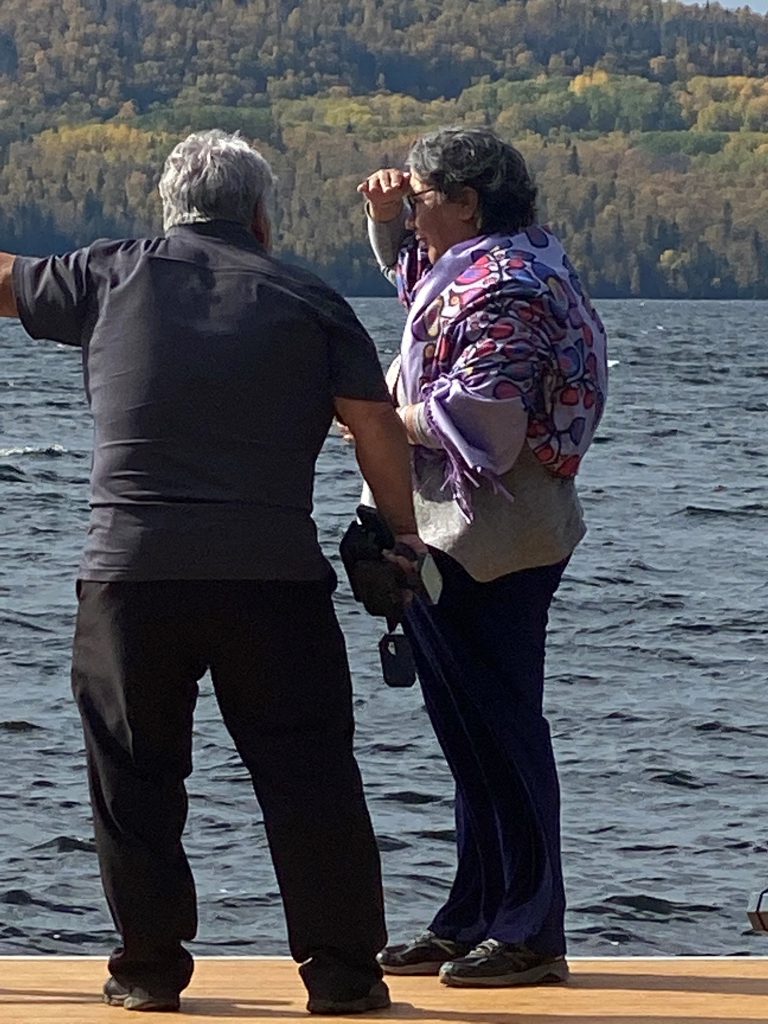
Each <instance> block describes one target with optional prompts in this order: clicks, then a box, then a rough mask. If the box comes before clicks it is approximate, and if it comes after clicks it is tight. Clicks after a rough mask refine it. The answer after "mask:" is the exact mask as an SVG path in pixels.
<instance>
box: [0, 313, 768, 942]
mask: <svg viewBox="0 0 768 1024" xmlns="http://www.w3.org/2000/svg"><path fill="white" fill-rule="evenodd" d="M355 306H356V308H357V310H358V312H359V314H360V316H361V317H362V319H363V320H364V322H365V323H366V325H367V326H368V328H369V329H370V330H371V332H372V333H373V335H374V337H375V338H376V339H377V342H378V343H379V344H380V348H381V353H382V359H383V360H387V359H388V358H389V356H391V354H392V353H393V352H394V350H395V348H396V345H397V340H398V336H399V331H400V326H401V314H400V310H399V307H398V306H397V304H396V302H395V301H394V300H387V299H370V300H356V302H355ZM599 307H600V310H601V313H602V314H603V315H604V319H605V321H606V324H607V327H608V329H609V334H610V339H611V357H612V358H613V359H616V360H618V365H616V366H615V367H614V369H613V370H612V380H611V395H610V401H609V406H608V412H607V414H606V417H605V420H604V422H603V425H602V427H601V430H600V435H599V437H598V439H597V443H596V444H595V445H594V447H593V449H592V451H591V453H590V455H589V456H588V458H587V461H586V464H585V467H584V469H583V471H582V474H581V475H580V477H579V479H580V481H581V494H582V499H583V503H584V505H585V510H586V514H587V517H588V522H589V527H590V531H589V534H588V535H587V538H586V539H585V541H584V542H583V544H582V545H581V546H580V547H579V549H578V551H577V553H576V555H575V556H574V558H573V560H572V562H571V564H570V566H569V570H568V573H567V575H566V578H565V581H564V583H563V585H562V587H561V590H560V592H559V594H558V596H557V598H556V601H555V605H554V607H553V612H552V616H551V632H550V655H549V663H548V668H549V681H548V686H547V707H548V712H549V716H550V720H551V723H552V728H553V733H554V738H555V745H556V750H557V755H558V761H559V766H560V772H561V779H562V788H563V830H564V848H565V870H566V882H567V888H568V897H569V908H570V909H569V913H568V919H567V924H568V933H569V941H570V949H571V952H572V953H574V954H582V955H587V954H589V955H606V954H608V955H610V954H623V955H650V954H665V953H666V954H677V953H686V954H694V953H712V954H733V953H751V954H755V955H757V954H766V953H768V937H760V936H756V935H753V934H751V933H750V932H749V928H748V924H747V920H746V916H745V910H744V908H745V904H746V900H747V897H748V895H749V893H750V892H751V891H752V890H754V889H756V888H762V887H763V886H765V885H768V835H767V834H766V811H765V805H766V794H767V793H768V788H763V787H765V786H766V783H767V782H768V706H766V696H765V684H766V660H768V558H767V557H766V554H767V549H768V446H767V445H766V427H767V426H768V343H766V337H765V322H766V307H765V305H761V304H760V303H749V302H743V303H736V302H726V303H717V302H682V301H680V302H641V301H633V302H619V301H614V302H601V303H599ZM0 352H1V353H2V362H1V364H0V394H1V395H2V406H1V408H0V417H1V418H0V652H1V653H2V659H1V660H0V739H1V740H2V755H1V759H0V904H2V912H1V913H0V954H25V953H37V952H40V953H62V954H86V953H93V954H97V953H102V952H104V951H105V950H106V949H107V948H108V947H109V946H110V944H111V943H112V941H113V938H114V936H113V932H112V927H111V922H110V920H109V917H108V915H107V912H106V909H105V906H104V903H103V900H102V897H101V890H100V887H99V882H98V872H97V865H96V857H95V854H94V851H93V846H92V840H91V831H90V823H89V809H88V803H87V793H86V779H85V770H84V757H83V750H82V741H81V736H80V727H79V719H78V716H77V713H76V711H75V708H74V706H73V704H72V701H71V698H70V692H69V674H68V672H69V667H68V663H69V651H70V638H71V633H72V628H73V615H74V585H73V578H74V573H75V568H76V565H77V560H78V554H79V548H80V545H81V541H82V538H83V533H84V528H85V524H86V520H87V505H86V502H87V475H88V465H89V441H90V424H89V418H88V413H87V410H86V407H85V404H84V400H83V398H82V394H81V383H80V367H79V355H78V353H77V352H76V351H73V350H67V349H64V348H60V347H57V346H55V345H51V344H44V343H32V342H30V341H28V340H27V339H26V336H25V335H24V333H23V332H22V330H21V329H20V328H19V327H18V326H17V325H16V324H13V323H11V324H9V323H7V322H6V323H5V325H4V326H0ZM358 492H359V481H358V477H357V472H356V468H355V465H354V459H353V455H352V452H351V451H350V450H349V449H348V448H347V447H346V446H345V445H344V444H343V443H342V442H341V441H340V440H339V439H338V438H336V437H331V438H329V440H328V443H327V445H326V448H325V450H324V452H323V455H322V458H321V462H320V465H319V470H318V478H317V487H316V508H317V520H318V523H319V526H320V530H321V535H322V539H323V543H324V546H325V550H326V552H328V553H329V554H330V555H332V556H334V554H335V548H336V544H337V542H338V538H339V536H340V534H341V532H342V531H343V529H344V527H345V526H346V524H347V522H348V521H349V518H350V515H351V513H352V511H353V509H354V506H355V504H356V501H357V496H358ZM338 607H339V612H340V615H341V619H342V625H343V627H344V629H345V632H346V635H347V638H348V645H349V651H350V657H351V662H352V667H353V674H354V679H355V689H356V699H357V718H358V733H357V749H358V753H359V758H360V762H361V766H362V769H363V772H364V775H365V780H366V785H367V791H368V795H369V799H370V807H371V811H372V814H373V818H374V824H375V827H376V831H377V834H378V837H379V842H380V846H381V851H382V858H383V864H384V873H385V884H386V892H387V901H388V912H389V927H390V933H391V935H392V936H393V938H396V937H401V936H405V935H407V934H409V933H412V932H413V931H415V930H418V929H420V928H421V927H422V926H424V925H425V924H426V923H427V922H428V921H429V919H430V918H431V915H432V913H433V912H434V910H435V909H436V908H437V906H438V905H439V902H440V900H441V898H442V897H443V895H444V894H445V892H446V890H447V887H448V885H449V882H450V880H451V876H452V870H453V864H454V852H453V845H452V844H453V831H452V825H453V822H452V785H451V779H450V776H449V774H448V772H447V770H446V768H445V766H444V764H443V761H442V758H441V756H440V753H439V750H438V749H437V746H436V743H435V741H434V739H433V737H432V733H431V729H430V726H429V722H428V720H427V717H426V714H425V712H424V709H423V707H422V703H421V700H420V696H419V692H418V689H417V688H414V689H411V690H404V691H397V690H388V689H387V688H386V687H385V686H384V685H383V683H382V682H381V680H380V678H379V671H378V660H377V654H376V641H377V639H378V635H379V633H380V632H381V627H380V625H379V624H378V623H377V622H376V621H374V620H372V619H369V618H368V617H366V616H365V615H364V614H361V613H360V611H359V609H358V608H357V607H356V606H355V605H354V603H353V602H352V600H351V597H350V595H349V592H348V590H347V588H346V584H345V583H344V582H342V585H341V587H340V589H339V592H338ZM195 757H196V769H195V773H194V775H193V777H192V779H191V782H190V786H189V789H190V795H191V810H190V817H189V826H188V831H187V839H186V843H187V849H188V852H189V854H190V859H191V863H192V866H193V869H194V871H195V875H196V879H197V883H198V889H199V898H200V912H201V923H200V932H199V938H198V941H197V942H196V943H194V944H193V948H194V949H195V950H196V951H197V952H198V953H209V954H213V953H216V954H228V953H231V954H257V953H284V952H285V951H286V943H285V931H284V925H283V920H282V912H281V907H280V903H279V898H278V895H277V887H276V884H275V880H274V875H273V873H272V868H271V866H270V863H269V858H268V854H267V849H266V840H265V836H264V829H263V826H262V823H261V819H260V815H259V812H258V808H257V806H256V803H255V800H254V798H253V796H252V793H251V789H250V785H249V783H248V779H247V777H246V774H245V772H244V770H243V769H242V767H241V766H240V764H239V762H238V759H237V757H236V755H235V753H234V750H233V747H232V744H231V742H230V740H229V738H228V736H227V735H226V733H225V731H224V729H223V728H222V726H221V723H220V721H219V717H218V713H217V709H216V705H215V702H214V700H213V696H212V692H211V688H210V683H209V682H208V681H205V682H204V684H203V687H202V694H201V698H200V702H199V705H198V710H197V716H196V735H195Z"/></svg>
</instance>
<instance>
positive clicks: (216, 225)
mask: <svg viewBox="0 0 768 1024" xmlns="http://www.w3.org/2000/svg"><path fill="white" fill-rule="evenodd" d="M190 232H191V233H192V234H194V235H205V236H206V237H207V238H221V239H222V240H223V241H225V242H230V243H231V244H232V245H240V246H243V247H245V248H248V249H254V250H255V251H256V252H260V253H263V252H265V249H264V246H263V245H262V244H261V242H259V241H258V239H257V238H256V237H255V236H254V235H253V233H252V232H251V230H250V229H249V228H247V227H246V226H245V225H244V224H238V223H237V222H236V221H232V220H206V221H198V222H196V223H194V224H176V225H174V227H172V228H168V230H167V231H166V235H167V236H170V235H183V234H188V233H190Z"/></svg>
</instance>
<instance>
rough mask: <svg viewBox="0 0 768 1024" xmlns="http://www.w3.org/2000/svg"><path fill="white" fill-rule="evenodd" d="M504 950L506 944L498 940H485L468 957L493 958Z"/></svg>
mask: <svg viewBox="0 0 768 1024" xmlns="http://www.w3.org/2000/svg"><path fill="white" fill-rule="evenodd" d="M503 948H504V943H503V942H499V940H498V939H484V940H483V941H482V942H478V944H477V945H476V946H475V948H474V949H473V950H472V951H471V952H470V953H468V954H467V955H468V956H471V957H481V956H493V955H494V954H495V953H498V952H500V950H502V949H503Z"/></svg>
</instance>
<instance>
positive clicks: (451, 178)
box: [407, 127, 537, 233]
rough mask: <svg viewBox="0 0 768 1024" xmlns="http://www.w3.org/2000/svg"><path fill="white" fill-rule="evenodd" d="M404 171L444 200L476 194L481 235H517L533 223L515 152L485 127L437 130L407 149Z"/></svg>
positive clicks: (531, 192)
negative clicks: (467, 192) (467, 190)
mask: <svg viewBox="0 0 768 1024" xmlns="http://www.w3.org/2000/svg"><path fill="white" fill-rule="evenodd" d="M407 164H408V167H409V168H410V170H411V171H413V172H415V173H416V174H417V175H418V177H419V178H420V179H421V180H422V181H423V182H425V183H426V184H428V185H430V186H431V187H432V188H434V189H435V190H436V191H438V192H441V193H442V194H443V195H444V196H446V197H447V198H448V199H456V198H458V196H459V194H460V193H461V191H462V189H464V188H467V187H469V188H473V189H475V191H476V192H477V195H478V201H479V204H480V217H481V226H482V228H483V231H484V232H486V233H491V232H495V231H519V230H520V229H521V228H525V227H528V226H529V225H530V224H532V223H533V222H534V221H535V219H536V191H537V190H536V186H535V185H534V183H533V181H532V179H531V175H530V173H529V171H528V167H527V166H526V163H525V160H524V159H523V156H522V154H521V153H519V152H518V150H516V149H515V147H514V146H510V145H509V143H508V142H504V141H503V140H502V139H500V138H499V137H498V135H496V134H495V133H494V132H492V131H491V130H490V128H461V127H453V128H441V129H440V130H439V131H436V132H430V133H429V134H428V135H423V136H422V137H421V138H420V139H417V140H416V142H414V144H413V145H412V146H411V150H410V152H409V154H408V160H407Z"/></svg>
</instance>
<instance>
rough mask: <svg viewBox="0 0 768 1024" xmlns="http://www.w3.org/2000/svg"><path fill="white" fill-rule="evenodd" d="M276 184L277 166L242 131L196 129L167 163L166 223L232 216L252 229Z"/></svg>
mask: <svg viewBox="0 0 768 1024" xmlns="http://www.w3.org/2000/svg"><path fill="white" fill-rule="evenodd" d="M274 183H275V178H274V175H273V174H272V168H271V167H270V166H269V164H268V163H267V161H266V160H265V159H264V157H263V156H262V155H261V153H259V152H257V151H256V150H255V149H254V148H253V147H252V146H249V145H248V143H247V142H246V141H245V139H243V138H241V137H240V135H239V134H237V133H235V134H234V135H228V134H227V133H226V132H222V131H219V130H218V129H213V130H211V131H207V132H195V133H193V134H192V135H189V136H187V138H186V139H184V141H183V142H180V143H179V144H178V146H176V148H175V149H174V150H173V152H172V153H171V154H170V156H169V157H168V159H167V160H166V161H165V167H164V168H163V174H162V177H161V178H160V186H159V188H160V198H161V199H162V201H163V226H164V228H165V229H166V230H168V228H172V227H174V226H175V225H176V224H198V223H201V222H204V221H211V220H229V221H235V222H236V223H237V224H244V225H245V226H246V227H250V226H251V224H252V223H253V214H254V210H255V209H256V206H257V204H258V203H262V204H266V203H267V202H268V201H269V198H270V196H271V194H272V188H273V186H274Z"/></svg>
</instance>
